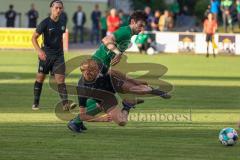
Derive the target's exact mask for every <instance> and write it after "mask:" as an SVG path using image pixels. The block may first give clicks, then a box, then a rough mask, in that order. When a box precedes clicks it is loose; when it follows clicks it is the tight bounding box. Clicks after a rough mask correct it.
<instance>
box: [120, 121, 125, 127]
mask: <svg viewBox="0 0 240 160" xmlns="http://www.w3.org/2000/svg"><path fill="white" fill-rule="evenodd" d="M118 125H119V126H121V127H124V126H126V125H127V121H122V122H119V123H118Z"/></svg>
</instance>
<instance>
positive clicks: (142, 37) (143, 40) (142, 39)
mask: <svg viewBox="0 0 240 160" xmlns="http://www.w3.org/2000/svg"><path fill="white" fill-rule="evenodd" d="M135 43H136V45H137V46H138V49H139V51H140V53H142V51H144V52H145V54H146V53H147V50H148V48H149V47H150V44H151V38H150V37H149V34H148V33H146V32H144V28H143V29H142V31H141V32H140V33H139V34H138V35H137V38H136V40H135Z"/></svg>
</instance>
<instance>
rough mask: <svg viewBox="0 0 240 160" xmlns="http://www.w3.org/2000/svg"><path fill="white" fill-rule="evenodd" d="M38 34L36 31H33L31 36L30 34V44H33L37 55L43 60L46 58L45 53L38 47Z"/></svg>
mask: <svg viewBox="0 0 240 160" xmlns="http://www.w3.org/2000/svg"><path fill="white" fill-rule="evenodd" d="M39 36H40V34H39V33H37V32H36V31H35V32H34V33H33V36H32V44H33V46H34V48H35V49H36V50H37V52H38V57H39V58H40V59H41V60H43V61H45V60H46V53H45V52H44V51H43V50H42V49H41V48H40V46H39V44H38V41H37V39H38V37H39Z"/></svg>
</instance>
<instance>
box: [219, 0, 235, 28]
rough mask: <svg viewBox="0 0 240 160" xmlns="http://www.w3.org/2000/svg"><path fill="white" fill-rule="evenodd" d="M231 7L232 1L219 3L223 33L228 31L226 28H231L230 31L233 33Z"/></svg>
mask: <svg viewBox="0 0 240 160" xmlns="http://www.w3.org/2000/svg"><path fill="white" fill-rule="evenodd" d="M232 5H233V2H232V0H223V1H222V2H221V11H222V19H223V26H224V30H225V32H227V31H228V26H229V27H230V28H231V31H232V32H233V25H232V16H231V12H230V10H231V7H232Z"/></svg>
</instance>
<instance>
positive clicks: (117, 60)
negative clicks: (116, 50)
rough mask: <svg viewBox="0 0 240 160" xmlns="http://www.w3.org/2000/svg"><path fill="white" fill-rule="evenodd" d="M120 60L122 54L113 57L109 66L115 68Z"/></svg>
mask: <svg viewBox="0 0 240 160" xmlns="http://www.w3.org/2000/svg"><path fill="white" fill-rule="evenodd" d="M121 58H122V54H118V55H115V57H114V58H113V59H112V61H111V65H112V66H115V65H116V64H118V63H119V62H120V60H121Z"/></svg>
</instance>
